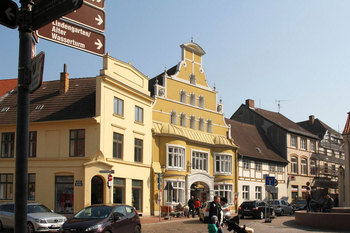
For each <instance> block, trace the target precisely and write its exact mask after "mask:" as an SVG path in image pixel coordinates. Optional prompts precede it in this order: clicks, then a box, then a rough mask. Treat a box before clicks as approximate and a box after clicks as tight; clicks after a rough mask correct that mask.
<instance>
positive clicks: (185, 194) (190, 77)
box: [149, 41, 238, 214]
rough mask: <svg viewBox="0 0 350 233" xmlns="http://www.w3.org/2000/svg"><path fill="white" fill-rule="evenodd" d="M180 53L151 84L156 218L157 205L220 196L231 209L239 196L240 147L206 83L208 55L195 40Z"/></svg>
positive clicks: (209, 199)
mask: <svg viewBox="0 0 350 233" xmlns="http://www.w3.org/2000/svg"><path fill="white" fill-rule="evenodd" d="M181 51H182V60H181V62H179V63H178V65H176V66H174V67H172V68H171V69H169V70H165V71H164V73H162V74H160V75H158V76H157V77H155V78H153V79H151V80H150V87H149V88H150V91H151V93H152V96H153V97H154V99H155V101H154V104H153V108H152V118H153V128H152V132H153V143H152V147H153V163H152V168H153V189H152V196H153V199H154V201H155V202H153V203H154V208H153V211H154V214H156V213H157V211H158V210H159V204H160V205H162V206H163V205H167V206H175V205H178V203H182V204H183V205H185V204H187V201H188V199H189V198H190V196H195V198H198V199H199V200H200V201H211V200H212V199H213V197H214V195H220V196H221V197H226V198H227V199H228V203H229V204H231V206H232V205H233V203H234V193H235V192H237V177H238V175H237V169H236V167H237V166H236V163H237V154H236V151H237V147H236V145H235V144H234V143H233V140H232V139H231V137H230V131H229V127H228V126H227V125H226V123H225V121H224V115H223V104H222V101H221V100H220V101H219V102H217V92H216V90H215V88H211V87H210V86H209V85H208V83H207V80H206V76H205V72H204V69H203V67H202V56H203V55H204V54H205V51H204V50H203V49H202V48H201V47H200V46H199V45H198V44H196V43H194V42H193V41H191V42H189V43H186V44H183V45H181ZM158 174H159V175H158ZM158 176H161V178H162V179H161V182H160V187H159V188H160V190H159V189H158V180H157V178H158Z"/></svg>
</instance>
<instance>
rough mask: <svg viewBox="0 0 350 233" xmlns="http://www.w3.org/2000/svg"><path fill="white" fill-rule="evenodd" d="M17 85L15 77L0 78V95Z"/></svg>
mask: <svg viewBox="0 0 350 233" xmlns="http://www.w3.org/2000/svg"><path fill="white" fill-rule="evenodd" d="M16 87H17V79H3V80H0V97H1V96H3V95H5V94H7V93H8V92H10V91H11V90H13V89H15V88H16Z"/></svg>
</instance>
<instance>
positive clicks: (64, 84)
mask: <svg viewBox="0 0 350 233" xmlns="http://www.w3.org/2000/svg"><path fill="white" fill-rule="evenodd" d="M68 89H69V74H68V73H67V65H66V64H64V66H63V72H61V76H60V94H65V93H67V92H68Z"/></svg>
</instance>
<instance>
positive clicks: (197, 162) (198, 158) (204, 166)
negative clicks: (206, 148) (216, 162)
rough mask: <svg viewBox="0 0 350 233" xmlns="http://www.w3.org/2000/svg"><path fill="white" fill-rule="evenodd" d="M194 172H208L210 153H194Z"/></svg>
mask: <svg viewBox="0 0 350 233" xmlns="http://www.w3.org/2000/svg"><path fill="white" fill-rule="evenodd" d="M192 170H195V171H205V172H208V153H205V152H198V151H193V152H192Z"/></svg>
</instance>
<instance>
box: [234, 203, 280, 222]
mask: <svg viewBox="0 0 350 233" xmlns="http://www.w3.org/2000/svg"><path fill="white" fill-rule="evenodd" d="M267 208H268V207H267V203H266V202H264V201H259V200H258V201H245V202H243V203H242V204H241V205H240V206H239V208H238V214H239V216H240V218H244V217H245V216H253V217H255V218H260V219H263V218H264V217H265V209H267ZM266 211H269V212H267V213H269V214H270V215H269V216H270V217H275V215H276V214H275V211H274V209H273V207H272V206H271V207H270V208H268V209H267V210H266Z"/></svg>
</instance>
